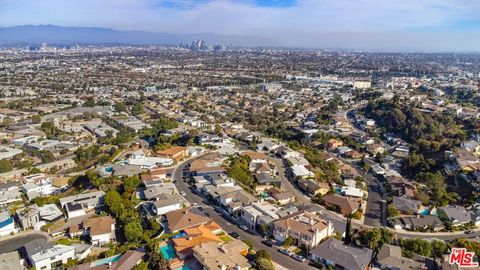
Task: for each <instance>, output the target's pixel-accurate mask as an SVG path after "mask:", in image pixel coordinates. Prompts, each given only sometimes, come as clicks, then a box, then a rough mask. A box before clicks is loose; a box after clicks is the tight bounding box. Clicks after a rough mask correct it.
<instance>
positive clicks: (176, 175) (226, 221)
mask: <svg viewBox="0 0 480 270" xmlns="http://www.w3.org/2000/svg"><path fill="white" fill-rule="evenodd" d="M200 157H201V156H200ZM200 157H198V158H200ZM193 160H195V159H191V160H189V161H187V162H185V163H183V164H180V165H179V166H178V167H177V168H176V169H175V171H174V172H173V179H174V180H175V181H176V186H177V189H178V190H179V191H180V192H181V191H183V192H185V193H186V196H185V197H186V199H187V200H188V201H189V202H190V203H192V204H193V203H197V204H198V205H199V206H201V207H202V208H203V209H204V210H205V212H206V213H207V214H208V215H209V216H210V217H211V218H212V219H213V220H214V221H215V222H216V223H218V224H219V225H220V226H221V227H222V228H223V229H224V230H225V231H226V232H228V233H230V232H237V233H238V234H239V235H240V239H242V240H247V239H248V240H251V241H252V242H253V246H254V247H255V249H256V250H261V249H264V250H267V251H268V252H269V253H270V254H271V255H272V260H273V261H274V262H275V263H276V264H279V265H280V266H282V267H284V268H286V269H316V268H313V267H311V266H309V265H308V264H307V263H300V262H297V261H295V260H294V259H292V258H290V257H288V256H286V255H283V254H281V253H279V252H278V251H277V249H278V248H275V247H268V246H266V245H264V244H263V243H262V242H261V241H262V240H263V238H262V237H261V236H260V235H259V234H252V233H248V232H245V231H243V230H241V229H240V228H239V227H237V226H236V225H235V224H234V223H233V222H232V221H230V218H229V217H225V216H223V214H220V213H218V212H216V211H215V210H214V208H213V207H212V206H210V205H208V204H206V203H205V202H204V201H203V198H202V197H201V196H199V195H197V194H195V193H193V192H192V191H191V189H190V188H189V186H188V184H186V183H185V182H184V181H183V179H182V176H183V171H184V169H185V167H186V165H187V164H189V163H191V162H192V161H193Z"/></svg>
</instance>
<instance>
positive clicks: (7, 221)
mask: <svg viewBox="0 0 480 270" xmlns="http://www.w3.org/2000/svg"><path fill="white" fill-rule="evenodd" d="M17 231H18V229H16V228H15V222H14V220H13V217H12V216H11V215H10V213H9V212H8V211H3V212H1V213H0V236H5V235H9V234H11V233H15V232H17Z"/></svg>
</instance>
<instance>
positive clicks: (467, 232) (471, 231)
mask: <svg viewBox="0 0 480 270" xmlns="http://www.w3.org/2000/svg"><path fill="white" fill-rule="evenodd" d="M474 233H475V231H474V230H468V231H465V234H474Z"/></svg>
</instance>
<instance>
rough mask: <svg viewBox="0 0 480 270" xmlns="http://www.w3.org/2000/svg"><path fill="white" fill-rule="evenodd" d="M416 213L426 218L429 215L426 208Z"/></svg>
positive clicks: (428, 210)
mask: <svg viewBox="0 0 480 270" xmlns="http://www.w3.org/2000/svg"><path fill="white" fill-rule="evenodd" d="M418 213H419V214H420V215H422V216H427V215H430V209H428V208H426V209H423V210H422V211H420V212H418Z"/></svg>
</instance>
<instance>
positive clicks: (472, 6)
mask: <svg viewBox="0 0 480 270" xmlns="http://www.w3.org/2000/svg"><path fill="white" fill-rule="evenodd" d="M0 3H1V4H2V9H1V10H0V26H3V27H10V26H16V25H39V24H52V25H59V26H72V27H102V28H110V29H115V30H120V31H131V30H137V31H148V32H154V33H172V34H193V33H214V34H218V35H238V36H246V35H248V36H256V37H260V38H262V39H263V41H262V42H263V43H269V44H258V46H272V47H298V48H315V49H333V48H337V49H349V50H368V51H424V52H429V51H445V52H447V51H448V52H480V45H479V44H480V1H474V0H437V1H435V0H423V1H421V0H404V1H401V2H398V3H397V2H396V3H391V2H386V1H382V0H336V1H328V0H237V1H233V0H197V1H195V0H178V1H173V0H117V1H114V0H103V1H102V0H84V1H77V0H71V1H61V0H44V1H35V0H20V1H14V0H0ZM265 40H268V42H266V41H265Z"/></svg>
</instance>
